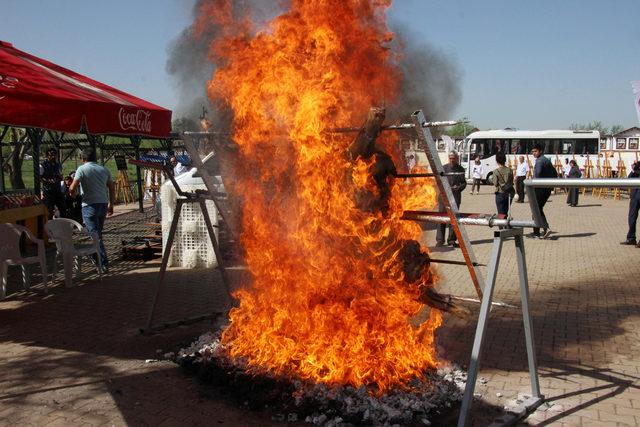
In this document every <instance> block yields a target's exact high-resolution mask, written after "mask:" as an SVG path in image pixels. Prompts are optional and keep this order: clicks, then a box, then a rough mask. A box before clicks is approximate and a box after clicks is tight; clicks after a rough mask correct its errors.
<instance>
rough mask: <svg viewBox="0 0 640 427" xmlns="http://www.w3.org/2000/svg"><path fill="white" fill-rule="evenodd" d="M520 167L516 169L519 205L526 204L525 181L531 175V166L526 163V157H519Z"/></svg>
mask: <svg viewBox="0 0 640 427" xmlns="http://www.w3.org/2000/svg"><path fill="white" fill-rule="evenodd" d="M518 161H519V162H520V163H518V167H517V168H516V192H517V193H518V203H524V180H525V179H526V178H527V174H528V173H529V165H528V164H527V163H526V162H525V161H524V156H520V157H518Z"/></svg>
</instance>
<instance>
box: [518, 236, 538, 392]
mask: <svg viewBox="0 0 640 427" xmlns="http://www.w3.org/2000/svg"><path fill="white" fill-rule="evenodd" d="M515 244H516V258H517V260H518V278H519V282H520V299H521V300H522V319H523V321H524V336H525V342H526V345H527V362H528V364H529V377H531V396H532V397H533V398H539V399H544V396H542V395H541V394H540V384H539V382H538V364H537V361H536V347H535V342H534V338H533V323H532V321H531V311H530V310H529V279H528V275H527V260H526V257H525V253H524V241H523V238H522V233H520V234H519V235H517V236H515Z"/></svg>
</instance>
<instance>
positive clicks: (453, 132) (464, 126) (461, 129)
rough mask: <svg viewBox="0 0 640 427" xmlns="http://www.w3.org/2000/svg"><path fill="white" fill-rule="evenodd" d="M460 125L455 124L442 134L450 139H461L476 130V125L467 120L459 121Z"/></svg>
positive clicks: (464, 118)
mask: <svg viewBox="0 0 640 427" xmlns="http://www.w3.org/2000/svg"><path fill="white" fill-rule="evenodd" d="M459 121H460V122H461V123H458V124H455V125H453V126H451V127H449V128H448V129H447V130H445V131H444V132H443V133H444V134H445V135H449V136H450V137H451V138H454V139H455V138H463V137H466V136H467V135H469V134H470V133H471V132H473V131H474V130H475V129H477V127H476V125H474V124H473V123H471V122H470V121H469V119H468V118H466V117H463V118H462V119H460V120H459Z"/></svg>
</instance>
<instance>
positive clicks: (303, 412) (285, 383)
mask: <svg viewBox="0 0 640 427" xmlns="http://www.w3.org/2000/svg"><path fill="white" fill-rule="evenodd" d="M171 356H173V354H172V355H171ZM174 361H175V362H176V363H178V364H179V365H181V366H182V367H183V368H184V369H185V370H186V371H187V372H189V373H191V374H194V375H196V376H197V377H198V378H199V379H200V380H201V381H203V382H204V383H205V384H208V385H212V386H214V387H216V388H217V389H219V390H220V391H221V393H223V394H226V395H229V396H230V397H233V398H234V399H235V400H237V401H238V403H239V404H241V405H244V406H246V407H248V408H251V409H254V410H267V411H268V412H270V413H272V414H273V415H272V418H273V419H274V420H275V421H288V422H295V421H299V420H305V421H306V422H308V423H313V424H315V425H326V426H337V425H341V426H342V425H356V424H366V425H384V426H391V425H431V424H432V423H433V424H440V422H441V421H442V420H443V419H446V418H448V416H449V415H450V414H451V413H453V408H454V407H455V406H457V404H458V402H460V401H461V400H462V395H463V392H464V387H465V383H466V379H467V374H466V372H464V371H462V370H460V369H459V368H457V367H455V366H449V367H445V368H441V369H438V370H437V371H436V370H433V371H429V372H425V374H424V377H423V378H421V379H415V380H414V381H412V382H411V384H410V387H409V389H408V390H392V391H389V392H387V393H386V394H384V395H382V396H374V395H372V394H371V393H368V390H367V388H366V387H365V386H361V387H359V388H355V387H352V386H327V385H325V384H312V383H308V382H303V381H297V380H294V381H292V380H290V379H286V378H281V377H275V376H273V377H270V376H266V375H255V374H250V373H248V372H247V371H246V369H245V367H244V366H243V364H242V361H239V360H233V361H232V360H230V359H229V358H228V357H226V355H225V353H224V349H223V348H222V346H221V344H220V334H219V333H212V332H211V333H206V334H204V335H201V336H200V337H199V338H198V339H197V340H196V341H194V342H192V343H191V344H190V345H189V346H187V347H185V348H183V349H181V350H179V352H178V354H177V356H175V358H174Z"/></svg>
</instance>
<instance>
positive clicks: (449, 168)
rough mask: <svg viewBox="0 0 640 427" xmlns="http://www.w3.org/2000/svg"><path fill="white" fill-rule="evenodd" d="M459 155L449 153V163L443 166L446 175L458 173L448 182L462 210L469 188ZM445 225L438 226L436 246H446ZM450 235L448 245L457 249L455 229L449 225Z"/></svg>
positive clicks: (442, 207)
mask: <svg viewBox="0 0 640 427" xmlns="http://www.w3.org/2000/svg"><path fill="white" fill-rule="evenodd" d="M459 159H460V158H459V157H458V153H457V152H455V151H451V152H450V153H449V163H447V164H445V165H444V166H443V169H444V173H457V175H449V176H447V180H448V181H449V185H450V186H451V191H452V192H453V198H454V200H455V201H456V205H458V209H460V202H461V201H462V191H463V190H464V188H465V187H466V186H467V181H466V179H465V178H464V168H463V167H462V166H460V163H459ZM442 211H444V205H443V204H442V201H440V212H442ZM446 228H447V227H446V225H445V224H439V225H438V231H437V233H436V246H444V234H445V229H446ZM448 228H449V235H448V237H447V244H448V245H451V246H453V247H457V246H458V243H457V240H458V239H457V238H456V234H455V232H454V231H453V227H452V226H451V224H449V227H448Z"/></svg>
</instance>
